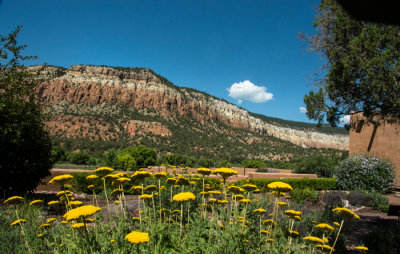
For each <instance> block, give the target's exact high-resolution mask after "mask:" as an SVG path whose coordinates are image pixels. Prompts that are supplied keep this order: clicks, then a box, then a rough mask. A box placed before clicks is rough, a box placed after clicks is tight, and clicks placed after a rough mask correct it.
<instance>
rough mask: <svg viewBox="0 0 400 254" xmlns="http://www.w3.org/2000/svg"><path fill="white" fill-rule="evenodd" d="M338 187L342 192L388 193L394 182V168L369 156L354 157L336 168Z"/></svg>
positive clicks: (386, 162)
mask: <svg viewBox="0 0 400 254" xmlns="http://www.w3.org/2000/svg"><path fill="white" fill-rule="evenodd" d="M336 177H337V181H338V187H339V188H341V189H343V190H368V191H377V192H380V193H383V192H386V191H388V190H389V189H390V188H391V186H392V184H393V182H394V166H393V165H392V164H391V163H390V162H388V161H384V160H381V159H379V157H377V156H371V155H355V156H351V157H349V158H347V159H346V160H344V161H342V162H341V163H340V164H339V165H338V167H337V168H336Z"/></svg>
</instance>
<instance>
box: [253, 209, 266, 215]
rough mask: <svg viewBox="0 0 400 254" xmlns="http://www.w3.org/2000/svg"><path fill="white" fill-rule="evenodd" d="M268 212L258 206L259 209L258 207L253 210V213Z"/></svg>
mask: <svg viewBox="0 0 400 254" xmlns="http://www.w3.org/2000/svg"><path fill="white" fill-rule="evenodd" d="M266 212H267V210H265V209H262V208H258V209H256V210H254V211H253V213H258V214H264V213H266Z"/></svg>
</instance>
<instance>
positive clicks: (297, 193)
mask: <svg viewBox="0 0 400 254" xmlns="http://www.w3.org/2000/svg"><path fill="white" fill-rule="evenodd" d="M290 196H291V197H292V199H293V200H294V201H295V202H297V203H300V204H303V203H304V202H306V201H311V202H312V203H317V202H318V201H319V196H318V193H317V192H316V191H315V190H312V189H310V188H305V189H296V188H295V189H293V191H292V192H291V193H290Z"/></svg>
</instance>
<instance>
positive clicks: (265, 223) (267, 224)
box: [263, 219, 276, 227]
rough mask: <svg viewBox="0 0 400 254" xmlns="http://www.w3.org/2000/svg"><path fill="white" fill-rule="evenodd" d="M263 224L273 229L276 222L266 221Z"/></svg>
mask: <svg viewBox="0 0 400 254" xmlns="http://www.w3.org/2000/svg"><path fill="white" fill-rule="evenodd" d="M263 224H264V225H265V226H269V225H271V226H273V227H274V226H276V222H275V221H274V220H272V219H268V220H265V221H263Z"/></svg>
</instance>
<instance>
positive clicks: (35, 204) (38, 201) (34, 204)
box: [29, 199, 43, 206]
mask: <svg viewBox="0 0 400 254" xmlns="http://www.w3.org/2000/svg"><path fill="white" fill-rule="evenodd" d="M41 204H43V200H40V199H37V200H33V201H32V202H30V203H29V206H39V205H41Z"/></svg>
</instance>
